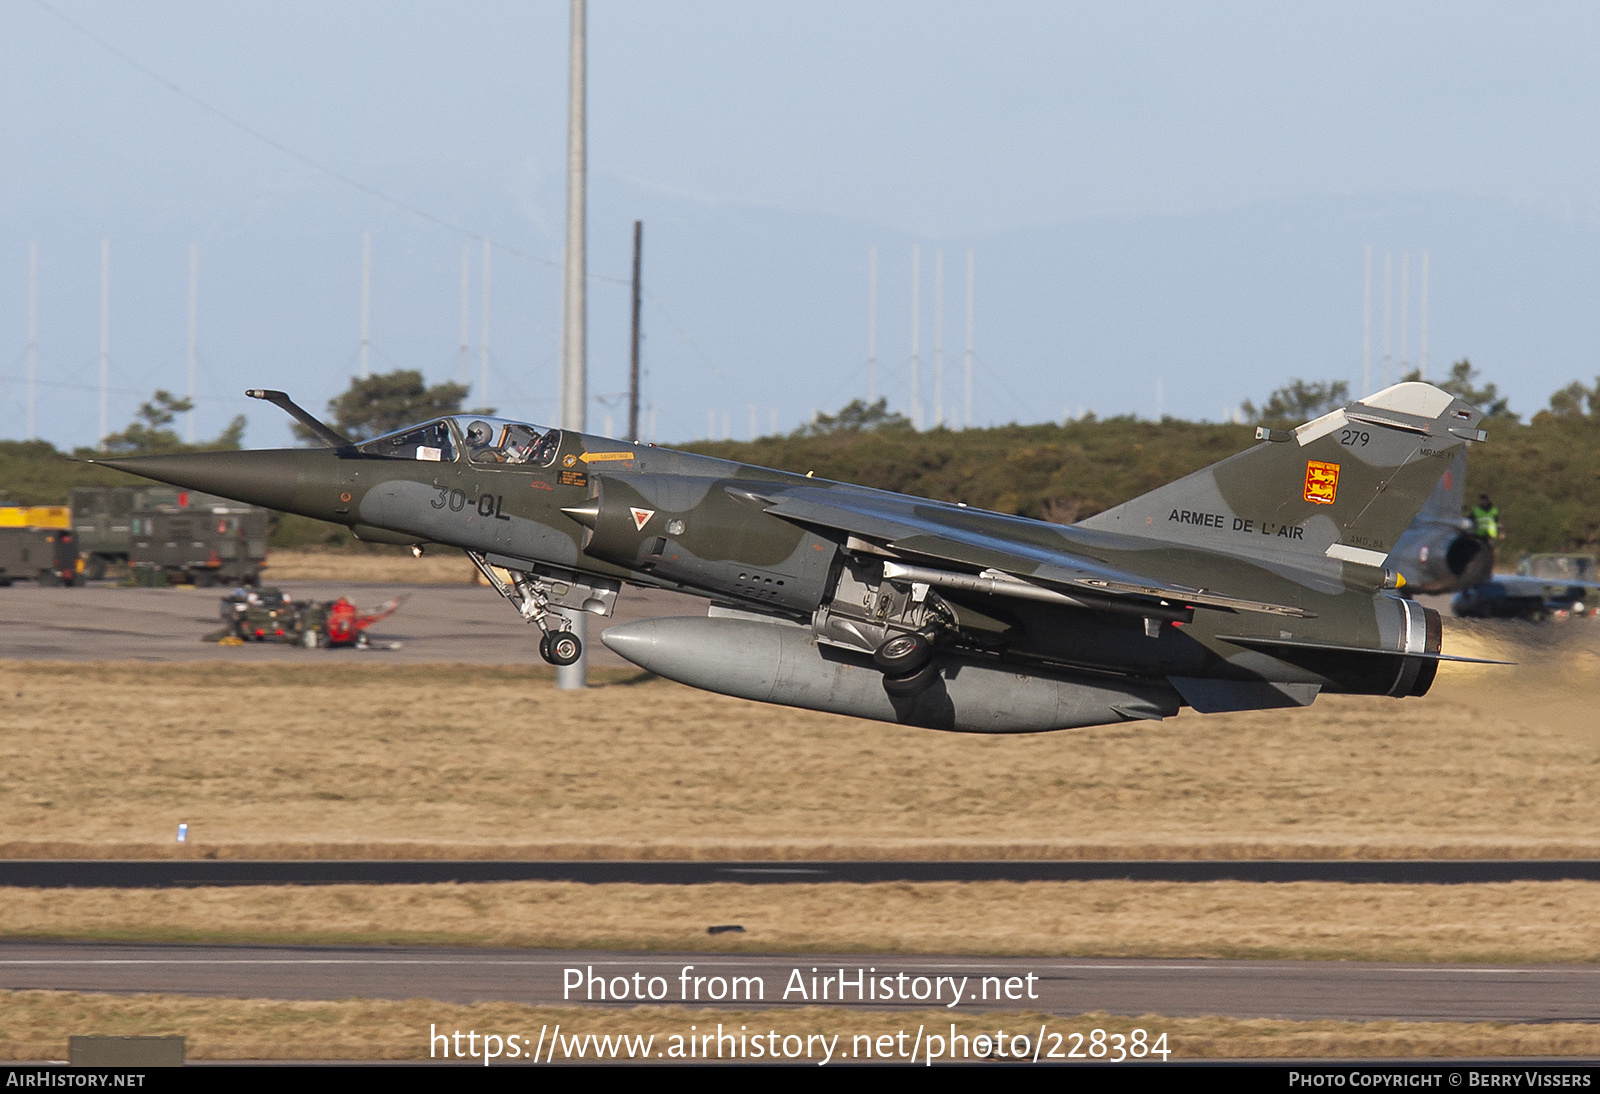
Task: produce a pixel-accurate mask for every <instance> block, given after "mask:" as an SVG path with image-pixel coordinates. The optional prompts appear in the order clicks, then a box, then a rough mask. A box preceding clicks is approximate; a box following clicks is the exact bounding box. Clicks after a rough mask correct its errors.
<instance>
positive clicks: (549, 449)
mask: <svg viewBox="0 0 1600 1094" xmlns="http://www.w3.org/2000/svg"><path fill="white" fill-rule="evenodd" d="M560 447H561V431H560V430H559V429H545V428H544V427H542V426H536V425H530V424H528V423H527V422H513V421H509V420H507V419H505V418H490V417H486V416H483V415H476V414H461V415H457V416H455V417H451V418H440V419H439V420H438V421H434V422H429V423H428V424H427V425H419V426H412V427H411V428H409V429H402V430H398V431H397V432H394V433H388V434H385V435H384V436H382V437H376V438H374V439H373V440H370V441H367V442H366V443H365V444H363V445H361V446H360V449H361V451H362V452H363V453H365V454H366V455H369V456H379V457H382V458H385V459H394V460H431V461H433V462H436V463H441V462H442V463H449V462H451V461H453V460H455V459H456V456H457V453H459V452H461V451H463V450H464V451H465V452H466V453H467V457H468V459H470V460H471V461H472V462H473V463H482V464H506V465H520V466H524V467H548V466H550V464H551V463H553V462H554V461H555V458H556V452H557V451H558V450H559V449H560Z"/></svg>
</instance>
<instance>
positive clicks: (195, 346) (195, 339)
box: [184, 241, 200, 444]
mask: <svg viewBox="0 0 1600 1094" xmlns="http://www.w3.org/2000/svg"><path fill="white" fill-rule="evenodd" d="M199 356H200V244H198V243H195V242H193V241H191V242H190V243H189V391H188V395H189V413H188V414H186V415H185V416H184V417H185V418H186V419H187V421H186V428H185V430H184V437H185V439H186V440H187V441H188V442H189V443H190V444H194V369H195V363H196V361H197V360H198V359H199Z"/></svg>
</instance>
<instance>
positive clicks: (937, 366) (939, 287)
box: [933, 250, 944, 429]
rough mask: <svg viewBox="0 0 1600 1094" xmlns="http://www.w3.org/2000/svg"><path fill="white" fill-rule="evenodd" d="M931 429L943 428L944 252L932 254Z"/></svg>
mask: <svg viewBox="0 0 1600 1094" xmlns="http://www.w3.org/2000/svg"><path fill="white" fill-rule="evenodd" d="M933 428H935V429H943V428H944V251H943V250H938V251H935V252H933Z"/></svg>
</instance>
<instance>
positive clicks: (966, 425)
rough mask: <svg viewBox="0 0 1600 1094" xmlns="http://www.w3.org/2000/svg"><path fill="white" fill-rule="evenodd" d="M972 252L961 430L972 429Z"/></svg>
mask: <svg viewBox="0 0 1600 1094" xmlns="http://www.w3.org/2000/svg"><path fill="white" fill-rule="evenodd" d="M972 268H973V258H972V251H971V250H968V251H967V362H966V377H965V380H966V392H965V394H966V405H965V407H963V413H962V419H961V428H962V429H971V428H972V279H973V269H972Z"/></svg>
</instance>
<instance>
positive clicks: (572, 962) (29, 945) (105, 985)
mask: <svg viewBox="0 0 1600 1094" xmlns="http://www.w3.org/2000/svg"><path fill="white" fill-rule="evenodd" d="M686 966H692V969H690V970H689V972H688V973H687V976H688V979H687V980H685V979H683V977H684V976H685V973H684V969H685V967H686ZM813 969H815V970H816V973H815V975H816V977H817V982H816V986H815V987H813V983H812V976H813V972H812V970H813ZM567 970H574V971H572V972H570V973H569V972H568V971H567ZM795 970H799V977H798V979H796V978H795V976H794V973H795ZM841 970H843V973H844V976H845V978H846V979H847V980H848V981H849V982H850V984H851V986H850V987H849V988H847V989H846V990H845V991H844V993H843V998H842V999H841V997H840V993H839V988H838V977H839V975H840V971H841ZM857 970H871V971H867V974H866V976H867V980H869V981H874V980H879V979H880V978H882V977H891V978H894V979H893V980H892V982H891V984H890V985H888V986H887V988H885V987H884V986H883V985H882V984H881V981H880V982H879V983H878V984H877V985H875V987H876V988H877V992H876V993H877V994H878V995H879V996H880V998H877V999H872V998H870V997H869V998H867V999H865V1000H858V999H857V998H856V995H857V992H856V989H855V988H854V986H853V985H854V983H855V980H856V978H857ZM635 973H638V974H640V976H639V978H638V979H637V980H636V979H635V978H634V974H635ZM901 973H904V974H905V979H904V980H903V981H902V980H900V979H899V976H900V974H901ZM591 975H592V976H594V977H596V978H604V980H605V982H606V987H605V988H603V989H602V988H600V987H599V981H598V980H596V981H595V982H594V986H592V987H591V986H590V985H591V981H590V979H589V978H590V976H591ZM734 976H741V977H757V978H759V980H760V984H761V988H760V989H759V991H757V989H755V988H753V987H752V989H751V991H752V994H754V996H755V998H754V999H753V1000H752V1001H754V1002H759V1003H765V1004H766V1005H768V1006H772V1005H780V1006H781V1005H788V1006H802V1005H815V1004H816V1003H822V1002H825V1003H828V1004H832V1005H842V1006H848V1007H863V1008H866V1009H877V1010H884V1009H907V1008H913V1007H915V1008H918V1009H920V1008H924V1007H930V1006H945V1007H946V1008H947V1009H949V1010H950V1013H951V1015H952V1017H956V1016H959V1015H960V1014H963V1013H973V1012H978V1011H985V1010H1040V1011H1044V1012H1047V1013H1054V1014H1082V1013H1085V1012H1088V1011H1108V1012H1110V1013H1113V1014H1125V1015H1141V1014H1162V1015H1166V1016H1169V1017H1187V1016H1197V1015H1205V1014H1218V1015H1227V1016H1230V1017H1237V1018H1283V1019H1298V1020H1312V1019H1344V1020H1351V1021H1368V1020H1377V1019H1406V1020H1411V1021H1506V1022H1551V1021H1596V1020H1600V966H1595V965H1536V966H1523V965H1405V964H1394V963H1384V964H1377V963H1372V964H1368V963H1359V962H1315V961H1198V960H1196V961H1172V960H1108V959H1095V958H1091V959H1062V958H1017V957H908V956H904V955H898V954H847V955H826V956H824V955H816V954H798V955H784V954H773V955H765V954H763V955H728V956H722V955H714V954H692V953H690V954H659V953H638V954H633V953H617V952H608V951H579V950H574V951H545V950H466V949H428V948H421V947H407V948H392V949H388V948H386V949H375V948H372V949H369V948H362V947H306V946H175V945H174V946H166V945H147V944H117V943H58V942H0V988H7V989H12V990H23V989H47V990H69V991H94V992H118V993H132V992H164V993H176V994H185V995H226V996H237V997H242V998H267V999H345V998H352V997H361V998H379V999H412V998H427V999H438V1000H441V1001H444V1002H453V1003H467V1002H475V1001H482V1000H504V1001H512V1002H519V1003H530V1004H565V1005H572V1004H583V1003H588V1002H593V1005H595V1006H605V1005H616V1004H617V1003H618V1002H620V1003H624V1004H627V1005H633V1004H636V1003H638V1002H640V1001H641V1000H640V999H638V998H635V995H642V996H643V999H642V1001H643V1002H646V1003H648V1002H651V1001H652V1000H651V999H650V997H649V996H650V993H651V990H652V987H653V988H654V990H655V992H656V993H657V994H658V995H660V998H658V999H656V1000H654V1001H655V1002H663V1003H688V1004H691V1005H693V1004H696V1003H698V1004H699V1005H714V1004H717V1003H719V1002H720V1003H721V1004H722V1005H728V1003H729V1000H728V999H727V998H726V992H727V991H728V990H729V989H728V987H727V983H731V978H732V977H734ZM825 976H832V977H834V981H833V983H832V984H828V985H824V984H823V983H822V978H823V977H825ZM652 977H660V980H659V981H658V982H656V983H655V984H654V985H652V984H651V978H652ZM695 977H703V978H704V981H703V982H702V983H701V984H699V985H696V984H695V983H694V978H695ZM715 977H721V978H722V979H723V980H724V981H725V982H726V983H724V984H723V985H721V986H720V987H719V985H717V984H715V983H714V982H713V978H715ZM918 977H922V978H924V980H923V981H921V982H917V979H916V978H918ZM949 977H954V978H955V979H954V982H952V981H950V980H949V979H940V980H938V981H937V982H936V981H935V978H949ZM963 977H964V978H966V979H965V983H964V985H963V984H962V978H963ZM985 977H991V978H996V979H992V980H990V981H988V982H987V983H985V981H984V978H985ZM1030 977H1031V978H1032V979H1029V978H1030ZM618 978H626V981H627V983H626V985H623V984H622V982H621V981H620V980H619V979H618ZM1012 978H1016V979H1015V980H1012ZM580 980H581V981H582V983H583V984H584V985H585V987H583V988H576V989H573V990H570V991H569V990H567V988H566V985H567V984H569V983H571V984H576V983H578V982H579V981H580ZM1008 981H1009V982H1010V986H1009V997H1008V995H1007V993H1008V987H1007V984H1008ZM797 984H799V985H802V986H803V987H804V995H803V996H802V994H800V993H798V992H795V991H794V990H792V989H793V988H794V987H795V986H796V985H797ZM786 988H788V989H791V990H790V992H789V996H788V998H787V999H785V998H784V992H785V989H786ZM619 989H620V990H623V991H625V992H626V997H625V998H623V999H621V1000H616V999H614V998H613V994H612V993H613V992H614V991H617V990H619ZM824 989H826V991H827V998H826V999H825V1000H824V999H821V998H813V997H812V996H813V995H814V994H815V995H817V996H820V995H821V994H822V991H823V990H824ZM958 990H959V991H960V992H961V996H962V998H961V1001H960V1002H959V1003H958V1004H957V1005H956V1006H955V1007H954V1008H948V1006H947V1005H948V1004H949V1003H950V1002H951V1000H952V998H953V996H954V994H955V993H956V991H958ZM602 991H603V992H604V994H605V1002H603V1003H602V1002H600V1001H599V996H598V994H596V993H598V992H602ZM697 991H698V999H697V998H696V997H695V993H696V992H697ZM985 991H987V993H988V996H989V998H988V999H985V998H984V997H983V994H984V992H985ZM719 992H720V993H721V994H723V995H724V998H723V999H722V1000H720V1001H719V1000H717V999H715V998H712V996H713V994H716V993H719ZM1030 992H1031V993H1032V997H1030V995H1029V993H1030ZM935 993H939V996H938V997H936V996H935ZM586 994H594V995H596V998H595V999H594V1000H586V999H585V995H586ZM884 994H887V995H889V998H887V999H885V998H881V996H882V995H884ZM918 994H921V995H922V996H923V997H922V998H920V999H919V998H917V997H916V996H917V995H918ZM739 1003H740V1004H741V1005H745V1001H744V999H743V998H742V997H741V998H740V999H739Z"/></svg>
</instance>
